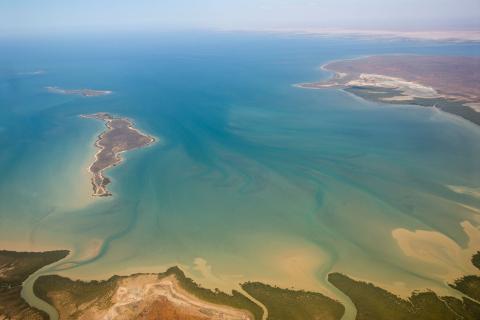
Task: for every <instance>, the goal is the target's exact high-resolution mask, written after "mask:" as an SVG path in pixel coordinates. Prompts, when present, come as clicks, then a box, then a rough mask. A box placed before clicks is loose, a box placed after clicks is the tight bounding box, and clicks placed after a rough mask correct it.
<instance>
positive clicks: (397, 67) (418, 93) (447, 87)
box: [292, 53, 480, 125]
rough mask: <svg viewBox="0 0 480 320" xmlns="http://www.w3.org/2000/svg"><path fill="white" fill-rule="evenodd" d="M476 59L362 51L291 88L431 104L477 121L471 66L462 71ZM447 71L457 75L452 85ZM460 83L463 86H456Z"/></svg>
mask: <svg viewBox="0 0 480 320" xmlns="http://www.w3.org/2000/svg"><path fill="white" fill-rule="evenodd" d="M477 60H478V61H480V60H479V58H478V57H455V56H452V57H445V56H422V55H415V54H398V53H397V54H384V55H363V56H360V57H355V58H350V59H340V60H338V59H337V60H332V61H329V62H326V63H324V64H323V65H321V66H320V70H322V71H326V72H329V73H332V75H331V76H330V77H329V78H327V79H324V80H320V81H316V82H305V83H296V84H293V85H292V86H293V87H296V88H301V89H338V90H342V91H345V92H348V93H351V94H354V95H355V96H357V97H360V98H363V99H365V100H368V101H373V102H378V103H383V104H391V105H399V104H401V105H416V106H421V107H432V108H436V109H438V110H440V111H442V112H445V113H448V114H452V115H455V116H457V117H460V118H463V119H465V120H467V121H469V122H472V123H473V124H475V125H480V112H479V110H480V108H476V106H477V104H478V105H480V93H478V92H476V87H475V83H476V82H475V81H474V79H475V78H474V77H475V75H474V74H475V70H468V71H465V70H466V69H468V68H469V67H471V65H472V64H473V65H474V66H475V67H476V68H478V65H475V62H477ZM376 61H378V63H376ZM442 63H443V65H442ZM448 63H450V64H448ZM415 64H420V65H422V67H425V69H426V70H422V71H417V70H415ZM441 65H442V66H441ZM445 65H446V67H445ZM459 66H460V67H459ZM429 68H430V69H431V74H430V73H429V71H430V70H429ZM449 68H450V69H449ZM462 68H463V69H462ZM456 69H459V70H456ZM449 70H452V72H453V77H454V78H455V77H457V78H460V79H456V82H454V83H453V84H451V83H450V82H449V79H448V76H449V73H448V71H449ZM463 72H469V73H468V74H464V73H463ZM470 73H473V75H472V74H470ZM442 76H445V77H446V79H443V77H442ZM462 77H463V78H462ZM436 78H441V79H442V80H440V81H439V80H438V79H436ZM470 78H472V79H473V80H472V79H470ZM465 83H467V84H468V83H469V85H467V86H465V87H462V84H465ZM437 85H438V86H437ZM455 89H458V90H457V91H456V90H455Z"/></svg>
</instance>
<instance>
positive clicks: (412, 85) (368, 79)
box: [346, 73, 442, 99]
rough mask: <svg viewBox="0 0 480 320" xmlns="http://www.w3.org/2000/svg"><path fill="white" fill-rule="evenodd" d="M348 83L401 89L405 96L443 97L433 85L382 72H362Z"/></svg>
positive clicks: (350, 84) (349, 84)
mask: <svg viewBox="0 0 480 320" xmlns="http://www.w3.org/2000/svg"><path fill="white" fill-rule="evenodd" d="M346 85H347V86H360V87H379V88H389V89H396V90H400V91H401V92H402V95H404V96H408V97H415V98H427V99H430V98H440V97H442V96H441V95H440V94H438V92H437V91H436V90H435V89H433V88H432V87H428V86H424V85H422V84H419V83H416V82H413V81H407V80H405V79H402V78H395V77H389V76H384V75H380V74H367V73H362V74H361V75H360V77H359V78H358V79H355V80H352V81H349V82H347V83H346Z"/></svg>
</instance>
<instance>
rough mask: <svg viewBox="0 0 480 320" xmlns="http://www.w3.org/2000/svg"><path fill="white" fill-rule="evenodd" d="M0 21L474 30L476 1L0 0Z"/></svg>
mask: <svg viewBox="0 0 480 320" xmlns="http://www.w3.org/2000/svg"><path fill="white" fill-rule="evenodd" d="M432 8H434V9H435V10H432ZM0 21H1V22H0V33H1V34H3V35H7V34H35V33H45V32H47V33H48V32H52V33H62V32H66V33H68V32H84V31H87V32H89V31H103V32H105V31H107V32H108V31H142V30H145V31H147V30H148V31H162V30H191V29H209V30H237V29H250V30H252V29H253V30H255V29H258V30H264V29H359V30H396V31H432V30H442V31H444V30H480V22H479V21H480V2H479V1H476V0H461V1H455V0H440V1H434V0H424V1H413V0H404V1H395V2H386V1H381V0H367V1H357V0H339V1H316V0H299V1H293V0H278V1H274V0H260V1H253V0H246V1H242V2H233V1H219V0H207V1H203V2H201V3H200V2H197V1H192V0H180V1H163V2H159V1H153V0H139V1H136V2H135V3H133V2H128V3H127V2H122V3H119V2H118V1H113V0H106V1H102V2H98V1H93V0H85V1H82V2H80V1H68V2H64V1H59V0H46V1H42V2H40V1H32V0H24V1H17V2H7V1H3V2H0Z"/></svg>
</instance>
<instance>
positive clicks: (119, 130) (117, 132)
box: [80, 112, 155, 197]
mask: <svg viewBox="0 0 480 320" xmlns="http://www.w3.org/2000/svg"><path fill="white" fill-rule="evenodd" d="M80 117H82V118H89V119H97V120H101V121H104V122H105V126H106V127H107V130H106V131H104V132H102V133H101V134H100V135H99V136H98V139H97V141H96V142H95V146H96V147H97V148H98V149H100V150H99V151H98V152H97V154H96V155H95V161H94V162H93V163H92V165H91V166H90V168H89V171H90V173H91V175H92V178H91V181H92V186H93V195H94V196H99V197H106V196H111V195H112V194H111V192H109V191H108V190H107V185H108V184H109V183H110V179H109V178H107V177H105V176H104V174H103V172H104V171H105V170H106V169H108V168H110V167H113V166H116V165H118V164H119V163H120V162H122V158H121V157H120V153H122V152H125V151H129V150H133V149H138V148H142V147H145V146H148V145H150V144H152V143H154V142H155V138H153V137H151V136H148V135H145V134H143V133H141V132H140V131H139V130H137V129H135V128H134V127H133V123H132V122H131V121H130V120H129V119H126V118H115V117H113V116H112V115H110V114H108V113H103V112H100V113H95V114H90V115H81V116H80Z"/></svg>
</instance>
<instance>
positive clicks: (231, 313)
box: [60, 274, 253, 320]
mask: <svg viewBox="0 0 480 320" xmlns="http://www.w3.org/2000/svg"><path fill="white" fill-rule="evenodd" d="M161 298H166V299H167V300H168V301H169V302H170V303H172V304H173V305H174V306H175V307H176V308H179V310H181V311H182V313H185V314H189V315H191V316H197V317H205V316H206V315H208V318H209V319H212V320H247V319H253V315H251V314H250V313H249V312H248V311H244V310H237V309H234V308H231V307H228V306H223V305H217V304H213V303H209V302H205V301H202V300H200V299H198V298H197V297H195V296H193V295H192V294H190V293H188V292H186V291H185V290H183V289H182V288H181V287H180V285H179V283H178V281H177V279H176V278H175V276H173V275H172V276H168V277H164V278H161V279H159V278H158V275H155V274H142V275H133V276H130V277H127V278H124V279H121V280H119V282H118V286H117V289H116V291H115V293H114V295H113V297H112V298H111V303H112V305H111V306H109V307H108V308H106V309H101V308H99V307H98V306H97V305H94V306H92V305H89V306H88V307H89V308H88V309H86V311H85V312H84V313H83V314H82V315H81V316H80V317H79V319H103V320H113V319H116V320H121V319H135V318H136V317H138V316H139V314H140V313H141V312H142V311H143V310H144V309H145V308H148V307H149V306H151V305H152V304H153V303H155V301H157V300H159V299H161ZM60 301H61V300H60ZM87 304H89V303H87ZM87 304H86V305H85V307H86V306H87ZM80 309H82V307H80Z"/></svg>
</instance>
